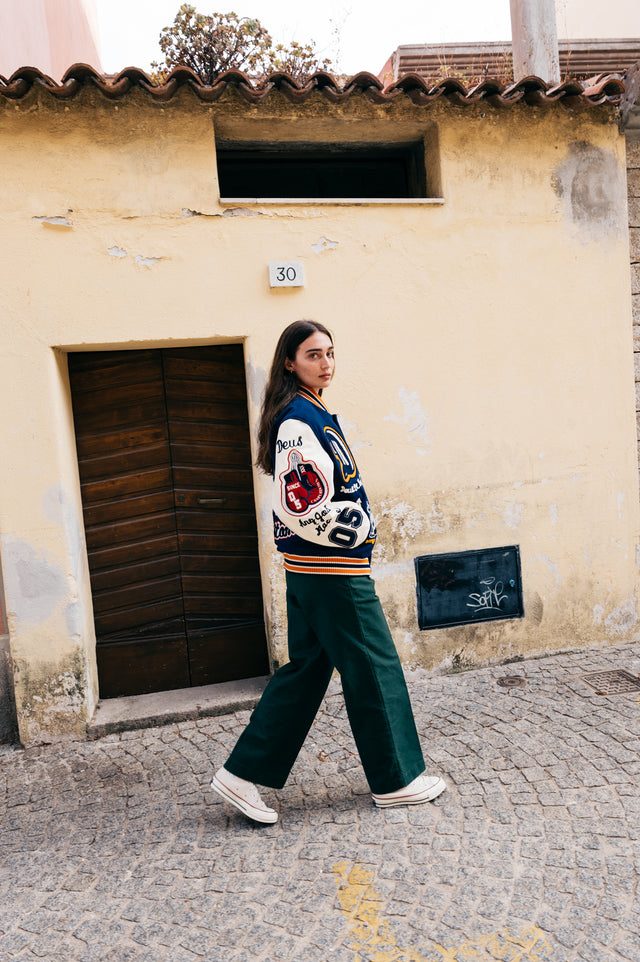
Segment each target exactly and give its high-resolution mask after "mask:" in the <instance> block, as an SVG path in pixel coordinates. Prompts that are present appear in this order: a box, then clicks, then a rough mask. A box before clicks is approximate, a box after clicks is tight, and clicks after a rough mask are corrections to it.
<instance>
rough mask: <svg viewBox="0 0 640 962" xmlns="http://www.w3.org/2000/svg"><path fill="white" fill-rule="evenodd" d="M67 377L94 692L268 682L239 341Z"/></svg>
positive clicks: (72, 369)
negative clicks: (93, 644) (89, 597)
mask: <svg viewBox="0 0 640 962" xmlns="http://www.w3.org/2000/svg"><path fill="white" fill-rule="evenodd" d="M69 375H70V382H71V394H72V401H73V412H74V422H75V429H76V444H77V449H78V463H79V470H80V480H81V485H82V500H83V509H84V521H85V531H86V538H87V552H88V556H89V568H90V572H91V587H92V594H93V606H94V617H95V626H96V637H97V657H98V672H99V679H100V695H101V697H103V698H109V697H114V696H116V695H131V694H141V693H144V692H150V691H163V690H166V689H170V688H186V687H190V686H193V685H206V684H210V683H213V682H219V681H229V680H233V679H238V678H248V677H252V676H256V675H263V674H266V673H267V672H268V670H269V669H268V659H267V648H266V638H265V630H264V620H263V608H262V594H261V586H260V572H259V565H258V543H257V530H256V519H255V505H254V497H253V483H252V472H251V452H250V446H249V426H248V420H247V401H246V387H245V380H244V363H243V355H242V347H241V345H236V344H230V345H224V346H218V347H200V348H186V349H175V350H173V349H166V350H158V351H155V350H149V351H98V352H90V353H83V354H70V355H69Z"/></svg>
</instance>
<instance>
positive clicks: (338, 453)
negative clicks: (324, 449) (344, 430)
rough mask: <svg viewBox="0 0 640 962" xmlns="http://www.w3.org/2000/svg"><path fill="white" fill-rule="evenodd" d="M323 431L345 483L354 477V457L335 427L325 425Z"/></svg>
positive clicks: (356, 471)
mask: <svg viewBox="0 0 640 962" xmlns="http://www.w3.org/2000/svg"><path fill="white" fill-rule="evenodd" d="M324 433H325V435H326V438H327V441H328V442H329V447H330V448H331V450H332V452H333V456H334V458H335V459H336V461H337V462H338V464H339V465H340V472H341V474H342V480H343V481H344V482H345V484H347V483H348V482H349V481H351V479H352V478H355V476H356V474H357V473H358V468H357V467H356V462H355V460H354V457H353V455H352V453H351V451H350V450H349V446H348V444H347V442H346V441H345V439H344V438H343V437H342V436H341V435H340V434H338V432H337V431H336V430H335V428H330V427H325V429H324Z"/></svg>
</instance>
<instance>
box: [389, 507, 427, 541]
mask: <svg viewBox="0 0 640 962" xmlns="http://www.w3.org/2000/svg"><path fill="white" fill-rule="evenodd" d="M380 510H381V514H382V516H383V517H384V518H385V520H389V521H390V522H391V534H392V536H393V537H394V538H400V539H401V540H402V541H404V542H405V543H407V542H409V541H412V540H413V539H414V538H415V537H416V536H417V535H418V534H419V533H420V532H421V531H422V530H423V529H424V526H425V519H424V518H423V517H422V515H421V514H420V512H419V511H416V509H415V508H412V507H411V505H410V504H407V502H406V501H398V502H396V504H393V503H392V502H390V501H383V502H382V504H381V505H380Z"/></svg>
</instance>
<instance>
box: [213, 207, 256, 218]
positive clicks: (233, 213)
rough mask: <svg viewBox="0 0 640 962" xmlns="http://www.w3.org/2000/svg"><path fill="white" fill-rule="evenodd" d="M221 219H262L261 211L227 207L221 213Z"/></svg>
mask: <svg viewBox="0 0 640 962" xmlns="http://www.w3.org/2000/svg"><path fill="white" fill-rule="evenodd" d="M222 216H223V217H262V211H261V210H252V209H251V208H250V207H227V208H225V210H223V211H222Z"/></svg>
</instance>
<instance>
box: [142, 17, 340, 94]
mask: <svg viewBox="0 0 640 962" xmlns="http://www.w3.org/2000/svg"><path fill="white" fill-rule="evenodd" d="M160 49H161V50H162V53H163V54H164V62H163V63H154V64H152V67H153V69H154V73H153V77H154V80H155V82H156V83H163V82H164V80H165V79H166V77H167V75H168V74H169V72H170V71H171V70H172V69H173V67H177V66H185V67H190V68H191V69H192V70H193V71H194V72H195V73H197V74H198V76H199V77H200V79H201V80H202V82H203V83H204V84H207V85H210V84H212V83H214V82H215V80H216V77H218V76H219V75H220V74H221V73H224V71H225V70H233V69H236V70H243V71H245V72H246V73H248V74H249V75H250V76H251V77H253V78H260V77H264V76H267V75H268V74H270V73H274V72H276V71H282V72H284V73H288V74H290V75H291V76H292V77H293V78H294V79H295V80H297V81H299V82H304V81H305V80H306V79H307V78H308V77H310V76H311V75H312V74H314V73H316V72H317V71H318V70H331V67H332V64H331V62H330V61H329V60H327V59H326V58H318V57H317V55H316V52H315V48H314V44H313V43H307V44H300V43H297V42H296V41H295V40H294V41H292V42H291V43H290V44H289V45H287V46H285V45H284V44H277V45H275V46H274V44H273V40H272V38H271V35H270V34H269V32H268V30H266V29H265V27H263V26H262V24H261V23H260V21H259V20H256V19H254V18H251V17H238V16H237V14H235V13H233V12H231V13H213V14H211V15H208V14H202V13H198V12H197V11H196V8H195V7H193V6H192V5H191V4H189V3H184V4H183V5H182V6H181V7H180V9H179V10H178V13H177V14H176V16H175V19H174V21H173V24H172V25H171V26H170V27H164V28H163V30H162V32H161V33H160Z"/></svg>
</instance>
